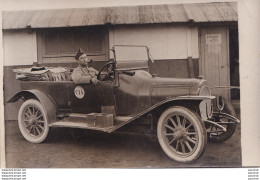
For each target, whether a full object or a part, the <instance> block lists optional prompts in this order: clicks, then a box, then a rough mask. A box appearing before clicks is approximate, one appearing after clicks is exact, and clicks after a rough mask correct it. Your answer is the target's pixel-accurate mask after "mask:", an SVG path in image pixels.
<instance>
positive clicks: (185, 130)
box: [157, 106, 207, 163]
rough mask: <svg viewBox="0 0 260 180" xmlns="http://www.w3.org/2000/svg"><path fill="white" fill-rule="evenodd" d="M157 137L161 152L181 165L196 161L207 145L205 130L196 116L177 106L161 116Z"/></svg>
mask: <svg viewBox="0 0 260 180" xmlns="http://www.w3.org/2000/svg"><path fill="white" fill-rule="evenodd" d="M157 136H158V140H159V143H160V145H161V147H162V149H163V151H164V152H165V153H166V154H167V155H168V156H169V157H170V158H171V159H173V160H175V161H177V162H181V163H190V162H193V161H195V160H197V159H198V158H199V157H200V156H201V155H202V154H203V152H204V150H205V146H206V144H207V135H206V129H205V127H204V124H203V123H202V122H201V120H200V119H199V118H198V116H197V115H196V114H195V113H194V112H192V111H190V110H189V109H187V108H184V107H178V106H175V107H171V108H169V109H167V110H165V111H164V112H163V113H162V114H161V116H160V118H159V120H158V126H157Z"/></svg>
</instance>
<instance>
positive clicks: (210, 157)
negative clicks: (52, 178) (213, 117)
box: [5, 121, 241, 168]
mask: <svg viewBox="0 0 260 180" xmlns="http://www.w3.org/2000/svg"><path fill="white" fill-rule="evenodd" d="M5 124H6V125H5V126H6V129H5V131H6V166H7V168H178V167H241V138H240V137H241V128H240V125H238V126H237V129H236V132H235V133H234V135H233V136H232V137H231V138H230V139H229V140H227V141H226V142H224V143H208V144H207V146H206V150H205V152H204V154H203V155H202V156H201V157H200V158H199V159H198V160H197V161H196V162H193V163H191V164H182V163H177V162H175V161H172V160H171V159H170V158H168V157H167V156H166V154H165V153H164V152H163V150H162V149H161V147H160V145H159V142H158V140H157V137H156V136H152V135H144V134H134V133H112V134H107V133H101V132H94V131H87V130H79V129H69V128H53V129H51V131H50V132H49V136H48V138H47V141H46V142H44V143H41V144H32V143H29V142H27V141H26V140H25V139H24V138H23V137H22V135H21V133H20V131H19V128H18V124H17V121H6V123H5Z"/></svg>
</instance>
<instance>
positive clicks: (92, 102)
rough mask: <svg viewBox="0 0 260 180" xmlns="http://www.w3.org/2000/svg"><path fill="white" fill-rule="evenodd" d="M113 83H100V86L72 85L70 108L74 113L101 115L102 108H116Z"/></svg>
mask: <svg viewBox="0 0 260 180" xmlns="http://www.w3.org/2000/svg"><path fill="white" fill-rule="evenodd" d="M113 88H114V86H113V83H112V82H107V81H104V82H103V81H100V82H99V84H98V85H94V84H92V83H89V84H75V83H71V85H70V94H69V98H70V103H69V104H70V107H71V110H72V112H73V113H82V114H88V113H93V112H96V113H100V112H101V107H102V106H115V100H114V89H113Z"/></svg>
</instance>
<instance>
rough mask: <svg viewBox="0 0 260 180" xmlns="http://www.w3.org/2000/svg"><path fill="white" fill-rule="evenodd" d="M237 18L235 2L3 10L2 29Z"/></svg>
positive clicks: (226, 20)
mask: <svg viewBox="0 0 260 180" xmlns="http://www.w3.org/2000/svg"><path fill="white" fill-rule="evenodd" d="M237 21H238V16H237V3H236V2H221V3H200V4H170V5H169V4H167V5H166V4H165V5H142V6H118V7H98V8H74V9H48V10H27V11H3V29H22V28H26V27H31V28H54V27H75V26H92V25H104V24H114V25H115V24H150V23H182V22H193V23H204V22H237Z"/></svg>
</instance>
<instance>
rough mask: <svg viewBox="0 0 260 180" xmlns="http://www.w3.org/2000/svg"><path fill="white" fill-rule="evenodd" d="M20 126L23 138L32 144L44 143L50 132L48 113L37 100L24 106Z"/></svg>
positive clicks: (19, 118) (19, 117) (19, 120)
mask: <svg viewBox="0 0 260 180" xmlns="http://www.w3.org/2000/svg"><path fill="white" fill-rule="evenodd" d="M18 124H19V129H20V131H21V133H22V135H23V137H24V138H25V139H26V140H27V141H29V142H32V143H40V142H42V141H44V140H45V139H46V137H47V135H48V132H49V124H48V121H47V113H46V111H45V109H44V107H43V106H42V104H41V103H40V102H39V101H37V100H35V99H29V100H27V101H25V102H24V103H23V104H22V106H21V107H20V110H19V114H18Z"/></svg>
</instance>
